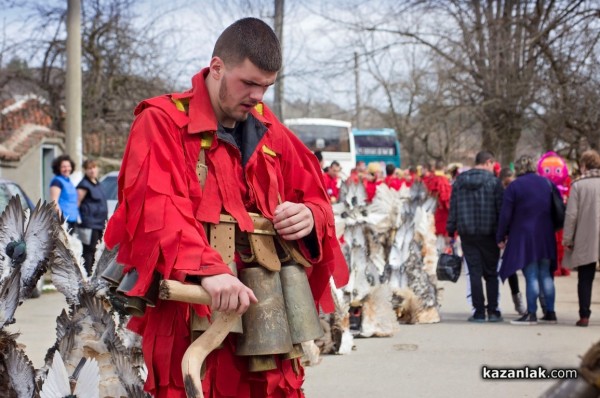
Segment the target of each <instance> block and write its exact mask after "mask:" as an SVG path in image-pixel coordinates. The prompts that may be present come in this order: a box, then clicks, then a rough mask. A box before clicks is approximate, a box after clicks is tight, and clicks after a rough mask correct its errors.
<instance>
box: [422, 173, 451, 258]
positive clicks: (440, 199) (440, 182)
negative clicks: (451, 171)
mask: <svg viewBox="0 0 600 398" xmlns="http://www.w3.org/2000/svg"><path fill="white" fill-rule="evenodd" d="M430 167H431V166H430ZM422 181H423V184H425V187H426V188H427V190H428V191H429V193H430V194H431V195H432V196H434V197H436V198H437V207H436V209H435V214H434V219H435V234H436V235H437V236H438V249H440V250H442V249H443V248H444V245H445V238H446V237H447V236H448V233H447V232H446V223H447V221H448V214H449V211H450V196H451V194H452V186H451V185H450V181H449V180H448V177H446V175H445V174H444V162H442V161H437V162H436V164H435V170H431V169H430V170H428V171H427V172H426V173H425V174H424V175H423V177H422Z"/></svg>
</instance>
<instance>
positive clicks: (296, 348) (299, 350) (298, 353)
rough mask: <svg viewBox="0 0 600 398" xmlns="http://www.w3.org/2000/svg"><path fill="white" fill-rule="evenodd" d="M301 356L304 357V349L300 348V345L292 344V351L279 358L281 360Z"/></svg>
mask: <svg viewBox="0 0 600 398" xmlns="http://www.w3.org/2000/svg"><path fill="white" fill-rule="evenodd" d="M303 355H304V349H303V348H302V344H294V348H292V351H290V352H288V353H285V354H283V355H282V356H281V359H294V358H300V357H302V356H303Z"/></svg>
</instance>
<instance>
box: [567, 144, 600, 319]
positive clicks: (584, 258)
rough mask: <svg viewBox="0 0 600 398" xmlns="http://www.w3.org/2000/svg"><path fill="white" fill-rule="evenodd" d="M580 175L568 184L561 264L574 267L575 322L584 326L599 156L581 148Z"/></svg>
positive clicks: (596, 250)
mask: <svg viewBox="0 0 600 398" xmlns="http://www.w3.org/2000/svg"><path fill="white" fill-rule="evenodd" d="M579 168H580V170H581V177H579V178H578V179H577V180H575V182H573V183H572V185H571V192H570V195H569V200H568V201H567V213H566V215H565V226H564V229H563V245H564V247H565V257H564V258H563V263H564V264H565V265H566V266H567V267H570V268H573V267H576V268H577V296H578V297H579V321H577V323H576V324H575V325H576V326H582V327H586V326H587V325H588V324H589V321H590V315H591V313H592V311H591V310H590V304H591V300H592V284H593V282H594V276H595V275H596V262H597V261H598V259H599V258H600V155H599V154H598V152H596V151H594V150H589V151H585V152H584V153H583V154H582V155H581V159H580V161H579Z"/></svg>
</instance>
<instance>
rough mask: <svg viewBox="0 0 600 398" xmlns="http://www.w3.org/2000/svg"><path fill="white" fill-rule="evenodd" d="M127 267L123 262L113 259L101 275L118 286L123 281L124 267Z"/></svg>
mask: <svg viewBox="0 0 600 398" xmlns="http://www.w3.org/2000/svg"><path fill="white" fill-rule="evenodd" d="M124 268H125V267H124V266H123V265H122V264H119V263H117V262H116V261H113V262H112V263H111V264H110V265H109V266H108V267H106V269H105V270H104V272H102V275H100V277H101V278H102V279H104V280H105V281H107V282H108V283H110V284H111V285H113V286H118V285H119V284H120V283H121V279H123V269H124Z"/></svg>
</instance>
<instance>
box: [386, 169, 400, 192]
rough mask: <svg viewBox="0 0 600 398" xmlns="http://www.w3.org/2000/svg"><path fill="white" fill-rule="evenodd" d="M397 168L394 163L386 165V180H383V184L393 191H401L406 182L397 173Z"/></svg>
mask: <svg viewBox="0 0 600 398" xmlns="http://www.w3.org/2000/svg"><path fill="white" fill-rule="evenodd" d="M396 170H399V169H396V166H395V165H394V164H393V163H388V164H386V165H385V174H386V176H385V179H384V180H383V182H384V183H385V185H387V186H388V187H390V188H392V189H393V190H396V191H399V190H400V188H402V185H404V180H402V179H401V178H400V177H398V174H397V173H396Z"/></svg>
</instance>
